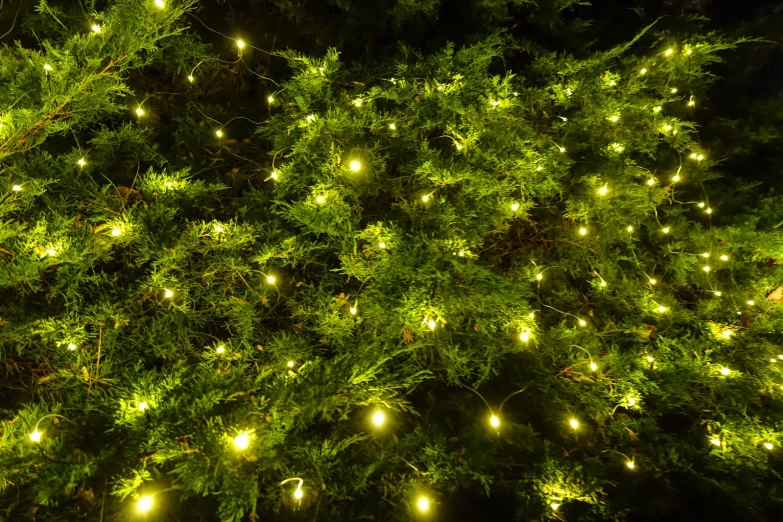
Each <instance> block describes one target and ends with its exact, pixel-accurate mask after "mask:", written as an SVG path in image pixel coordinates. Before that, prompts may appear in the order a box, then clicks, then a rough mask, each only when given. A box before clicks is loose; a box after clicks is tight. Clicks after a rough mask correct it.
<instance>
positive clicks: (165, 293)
mask: <svg viewBox="0 0 783 522" xmlns="http://www.w3.org/2000/svg"><path fill="white" fill-rule="evenodd" d="M163 297H165V298H166V299H171V298H172V297H174V291H173V290H169V289H168V288H166V289H165V290H164V291H163Z"/></svg>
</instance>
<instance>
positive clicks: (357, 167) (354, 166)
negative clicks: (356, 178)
mask: <svg viewBox="0 0 783 522" xmlns="http://www.w3.org/2000/svg"><path fill="white" fill-rule="evenodd" d="M348 166H349V167H350V169H351V170H352V171H353V172H359V171H360V170H362V164H361V162H359V161H358V160H353V161H351V163H349V165H348Z"/></svg>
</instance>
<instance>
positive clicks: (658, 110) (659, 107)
mask: <svg viewBox="0 0 783 522" xmlns="http://www.w3.org/2000/svg"><path fill="white" fill-rule="evenodd" d="M662 110H663V107H661V106H660V105H656V106H655V107H653V112H655V113H658V112H661V111H662Z"/></svg>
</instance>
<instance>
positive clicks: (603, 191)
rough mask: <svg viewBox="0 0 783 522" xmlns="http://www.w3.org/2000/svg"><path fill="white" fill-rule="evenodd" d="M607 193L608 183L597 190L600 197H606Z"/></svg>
mask: <svg viewBox="0 0 783 522" xmlns="http://www.w3.org/2000/svg"><path fill="white" fill-rule="evenodd" d="M608 191H609V184H608V183H606V184H604V186H603V187H601V188H600V189H598V195H600V196H606V193H607V192H608Z"/></svg>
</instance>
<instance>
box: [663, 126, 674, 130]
mask: <svg viewBox="0 0 783 522" xmlns="http://www.w3.org/2000/svg"><path fill="white" fill-rule="evenodd" d="M663 130H665V131H670V130H672V126H671V125H664V126H663Z"/></svg>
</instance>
